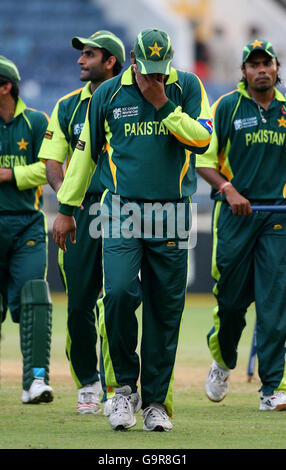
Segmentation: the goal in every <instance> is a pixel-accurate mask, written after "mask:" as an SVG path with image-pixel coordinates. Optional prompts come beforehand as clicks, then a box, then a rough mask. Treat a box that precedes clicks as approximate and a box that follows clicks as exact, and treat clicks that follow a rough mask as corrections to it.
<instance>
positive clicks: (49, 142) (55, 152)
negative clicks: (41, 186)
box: [39, 101, 69, 193]
mask: <svg viewBox="0 0 286 470" xmlns="http://www.w3.org/2000/svg"><path fill="white" fill-rule="evenodd" d="M63 105H64V104H63V102H62V101H58V102H57V104H56V105H55V107H54V109H53V112H52V115H51V119H50V122H49V125H48V128H47V131H46V133H45V136H44V139H43V142H42V145H41V148H40V151H39V159H40V160H41V161H43V162H45V163H46V175H47V180H48V183H49V185H50V186H51V187H52V188H53V190H54V191H55V192H56V193H57V192H58V191H59V189H60V187H61V185H62V182H63V179H64V171H63V164H64V161H65V159H66V156H67V154H68V151H69V143H68V131H67V129H66V127H67V125H66V123H65V121H64V119H63V116H64V111H62V107H63Z"/></svg>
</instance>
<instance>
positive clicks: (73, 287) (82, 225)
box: [39, 30, 125, 415]
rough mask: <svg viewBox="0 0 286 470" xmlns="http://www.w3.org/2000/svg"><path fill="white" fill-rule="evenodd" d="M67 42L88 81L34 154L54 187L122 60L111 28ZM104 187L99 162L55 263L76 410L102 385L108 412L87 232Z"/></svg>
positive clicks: (96, 255) (86, 408)
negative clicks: (99, 92)
mask: <svg viewBox="0 0 286 470" xmlns="http://www.w3.org/2000/svg"><path fill="white" fill-rule="evenodd" d="M72 46H73V47H74V48H76V49H79V50H80V51H81V55H80V58H79V59H78V64H79V66H80V68H81V74H80V80H81V81H83V82H87V83H86V85H85V86H84V87H83V88H79V89H77V90H75V91H73V92H71V93H69V94H67V95H65V96H64V97H62V98H61V99H60V100H59V101H58V102H57V103H56V106H55V108H54V110H53V112H52V115H51V120H50V123H49V125H48V129H47V132H46V134H45V138H44V140H43V143H42V147H41V149H40V153H39V158H40V159H42V160H43V161H46V166H47V178H48V182H49V183H50V185H51V187H52V188H53V189H54V190H55V191H56V192H58V190H59V188H60V187H61V184H62V182H63V179H64V173H63V163H64V162H65V160H66V157H67V163H66V166H68V165H69V163H70V159H71V157H72V154H73V151H74V149H75V146H76V144H77V141H78V138H79V135H80V133H81V130H82V127H83V124H84V120H85V115H86V111H87V107H88V103H89V100H90V98H91V96H92V94H93V92H94V91H95V90H96V88H97V87H98V86H99V85H100V84H101V83H102V82H103V81H105V80H108V79H109V78H112V77H113V76H115V75H118V73H119V72H120V71H121V69H122V64H123V62H124V60H125V48H124V45H123V43H122V41H121V40H120V39H119V38H118V37H117V36H115V35H114V34H113V33H111V32H110V31H105V30H101V31H97V32H96V33H94V34H92V35H91V36H90V37H89V38H81V37H74V38H73V39H72ZM79 157H81V155H79ZM104 189H105V188H104V186H103V185H102V184H101V183H100V180H99V166H98V167H97V171H96V172H95V174H94V175H93V178H92V180H91V183H90V186H89V188H88V189H87V192H86V194H85V198H84V201H83V203H82V206H83V208H77V209H76V211H75V214H74V215H75V220H76V224H77V230H78V231H77V244H72V243H70V241H68V250H67V251H66V252H64V251H63V250H61V249H60V250H59V266H60V269H61V273H62V278H63V280H64V284H65V288H66V292H67V295H68V319H67V340H66V353H67V357H68V360H69V364H70V370H71V374H72V377H73V379H74V381H75V384H76V386H77V388H78V403H77V411H78V412H79V413H82V414H86V413H92V414H96V413H100V411H101V406H100V395H101V392H102V386H103V390H104V395H103V400H104V414H105V415H109V412H110V405H111V398H108V399H107V397H110V396H111V395H112V389H111V390H108V391H106V387H105V384H104V372H103V367H101V368H100V369H101V370H100V378H101V381H100V379H99V374H98V370H97V369H98V359H97V352H96V344H97V331H96V324H95V315H94V309H95V306H96V300H97V298H98V296H99V294H100V292H101V290H102V256H101V253H102V244H101V239H100V238H98V239H95V238H92V237H90V235H89V225H90V223H91V215H90V207H92V206H93V205H94V204H95V203H96V202H99V201H100V199H101V195H102V193H103V191H104ZM101 382H102V384H101ZM101 385H102V386H101ZM113 394H114V392H113Z"/></svg>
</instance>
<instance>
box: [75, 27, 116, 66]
mask: <svg viewBox="0 0 286 470" xmlns="http://www.w3.org/2000/svg"><path fill="white" fill-rule="evenodd" d="M72 46H73V47H74V48H75V49H79V50H82V49H83V47H84V46H90V47H98V48H100V49H103V48H104V49H106V50H107V51H108V52H110V54H112V55H114V56H115V57H116V59H117V60H118V62H119V63H120V64H123V62H124V61H125V47H124V44H123V42H122V41H121V39H119V38H118V37H117V36H115V34H113V33H111V32H110V31H106V30H101V31H96V33H93V34H92V35H91V36H89V38H81V37H74V38H73V39H72Z"/></svg>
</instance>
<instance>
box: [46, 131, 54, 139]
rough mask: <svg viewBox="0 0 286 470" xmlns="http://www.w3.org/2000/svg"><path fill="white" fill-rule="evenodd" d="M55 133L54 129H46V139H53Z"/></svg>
mask: <svg viewBox="0 0 286 470" xmlns="http://www.w3.org/2000/svg"><path fill="white" fill-rule="evenodd" d="M53 134H54V133H53V131H46V132H45V139H49V140H52V138H53Z"/></svg>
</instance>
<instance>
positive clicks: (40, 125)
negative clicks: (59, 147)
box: [0, 98, 48, 212]
mask: <svg viewBox="0 0 286 470" xmlns="http://www.w3.org/2000/svg"><path fill="white" fill-rule="evenodd" d="M47 124H48V117H47V116H46V115H45V114H44V113H42V112H39V111H36V110H34V109H30V108H27V107H26V105H25V103H24V102H23V101H22V99H21V98H18V100H17V103H16V109H15V113H14V116H13V117H12V119H10V120H9V121H8V122H6V121H4V119H2V118H1V117H0V168H11V169H12V171H13V181H11V182H4V183H1V184H0V211H1V212H3V211H5V212H23V211H24V212H25V211H35V210H39V209H40V208H41V207H42V204H43V198H42V186H41V185H42V184H46V183H47V180H46V167H45V164H44V163H43V162H41V161H39V160H38V152H39V149H40V146H41V142H42V139H43V137H44V134H45V131H46V128H47Z"/></svg>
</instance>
